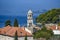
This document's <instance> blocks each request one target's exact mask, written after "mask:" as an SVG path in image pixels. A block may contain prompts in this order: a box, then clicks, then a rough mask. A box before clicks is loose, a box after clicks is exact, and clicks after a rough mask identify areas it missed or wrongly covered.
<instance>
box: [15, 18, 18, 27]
mask: <svg viewBox="0 0 60 40" xmlns="http://www.w3.org/2000/svg"><path fill="white" fill-rule="evenodd" d="M14 27H18V21H17V19H15V20H14Z"/></svg>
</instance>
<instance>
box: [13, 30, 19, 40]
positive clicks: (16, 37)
mask: <svg viewBox="0 0 60 40" xmlns="http://www.w3.org/2000/svg"><path fill="white" fill-rule="evenodd" d="M14 38H15V40H18V35H17V31H16V32H15V37H14Z"/></svg>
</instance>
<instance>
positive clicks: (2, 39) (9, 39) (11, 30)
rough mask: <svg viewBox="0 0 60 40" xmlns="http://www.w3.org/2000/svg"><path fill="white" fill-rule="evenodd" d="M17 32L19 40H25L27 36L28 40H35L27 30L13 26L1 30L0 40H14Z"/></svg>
mask: <svg viewBox="0 0 60 40" xmlns="http://www.w3.org/2000/svg"><path fill="white" fill-rule="evenodd" d="M16 31H17V36H18V40H25V36H26V35H27V40H33V37H32V33H31V32H30V31H29V30H28V29H27V28H24V27H21V28H20V27H11V26H6V27H3V28H0V40H14V39H15V38H14V37H15V32H16Z"/></svg>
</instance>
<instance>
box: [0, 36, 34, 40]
mask: <svg viewBox="0 0 60 40" xmlns="http://www.w3.org/2000/svg"><path fill="white" fill-rule="evenodd" d="M0 40H14V37H9V36H3V35H0ZM18 40H25V37H18ZM27 40H33V37H27Z"/></svg>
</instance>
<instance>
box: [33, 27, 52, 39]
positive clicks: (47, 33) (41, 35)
mask: <svg viewBox="0 0 60 40" xmlns="http://www.w3.org/2000/svg"><path fill="white" fill-rule="evenodd" d="M52 36H53V31H52V30H47V29H46V27H43V28H42V29H41V30H38V31H37V32H35V33H34V38H46V39H49V38H50V37H52Z"/></svg>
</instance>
